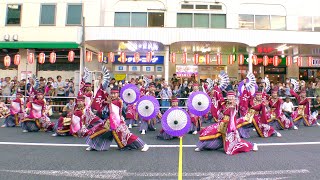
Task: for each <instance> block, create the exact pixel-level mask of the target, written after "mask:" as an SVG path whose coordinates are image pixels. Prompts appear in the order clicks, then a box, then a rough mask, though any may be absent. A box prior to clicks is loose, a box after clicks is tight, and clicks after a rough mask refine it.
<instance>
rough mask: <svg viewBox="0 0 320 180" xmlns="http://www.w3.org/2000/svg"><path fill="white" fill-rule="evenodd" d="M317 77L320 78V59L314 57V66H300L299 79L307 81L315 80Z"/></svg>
mask: <svg viewBox="0 0 320 180" xmlns="http://www.w3.org/2000/svg"><path fill="white" fill-rule="evenodd" d="M315 78H320V59H319V58H314V59H313V61H312V67H300V68H299V79H301V80H305V81H310V80H311V81H314V79H315Z"/></svg>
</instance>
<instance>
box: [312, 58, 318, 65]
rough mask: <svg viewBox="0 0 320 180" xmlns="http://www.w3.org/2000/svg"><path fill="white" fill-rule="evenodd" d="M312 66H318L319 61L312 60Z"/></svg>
mask: <svg viewBox="0 0 320 180" xmlns="http://www.w3.org/2000/svg"><path fill="white" fill-rule="evenodd" d="M312 66H320V59H313V61H312Z"/></svg>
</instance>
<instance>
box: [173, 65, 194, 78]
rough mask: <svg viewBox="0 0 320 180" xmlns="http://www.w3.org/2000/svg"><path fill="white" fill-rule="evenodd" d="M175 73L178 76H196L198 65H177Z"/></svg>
mask: <svg viewBox="0 0 320 180" xmlns="http://www.w3.org/2000/svg"><path fill="white" fill-rule="evenodd" d="M176 74H177V76H178V77H191V75H192V74H195V75H196V76H198V66H192V65H186V66H184V65H177V66H176Z"/></svg>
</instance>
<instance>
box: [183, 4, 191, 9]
mask: <svg viewBox="0 0 320 180" xmlns="http://www.w3.org/2000/svg"><path fill="white" fill-rule="evenodd" d="M181 9H193V4H181Z"/></svg>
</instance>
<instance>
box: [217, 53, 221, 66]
mask: <svg viewBox="0 0 320 180" xmlns="http://www.w3.org/2000/svg"><path fill="white" fill-rule="evenodd" d="M216 59H217V65H221V64H222V57H221V54H220V53H218V54H217V55H216Z"/></svg>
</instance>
